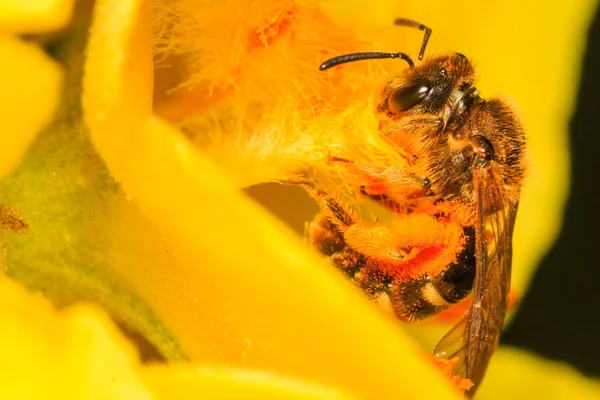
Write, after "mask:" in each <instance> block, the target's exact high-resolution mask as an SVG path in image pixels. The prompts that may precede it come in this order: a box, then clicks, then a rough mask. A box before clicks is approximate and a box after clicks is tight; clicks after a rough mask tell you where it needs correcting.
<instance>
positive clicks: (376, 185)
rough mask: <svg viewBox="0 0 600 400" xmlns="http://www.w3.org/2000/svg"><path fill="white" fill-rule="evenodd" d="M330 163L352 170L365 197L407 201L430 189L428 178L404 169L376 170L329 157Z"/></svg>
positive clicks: (376, 168)
mask: <svg viewBox="0 0 600 400" xmlns="http://www.w3.org/2000/svg"><path fill="white" fill-rule="evenodd" d="M329 161H330V162H342V163H346V164H347V165H348V168H350V169H353V170H354V171H355V172H356V173H357V174H358V175H359V179H360V181H361V182H362V184H361V191H363V192H364V193H365V194H367V195H371V196H378V195H391V196H394V197H395V198H397V199H401V200H409V199H414V198H417V197H423V196H426V195H427V194H428V193H429V191H430V187H431V182H430V180H429V178H427V177H423V176H419V175H417V174H415V173H414V172H412V171H411V170H410V168H406V167H389V168H383V169H382V168H378V167H375V166H372V165H366V164H358V163H355V162H353V161H351V160H348V159H345V158H340V157H333V156H331V157H329Z"/></svg>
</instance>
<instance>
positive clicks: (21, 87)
mask: <svg viewBox="0 0 600 400" xmlns="http://www.w3.org/2000/svg"><path fill="white" fill-rule="evenodd" d="M0 14H1V10H0ZM0 29H1V25H0ZM0 59H1V60H2V63H0V86H1V87H2V96H1V97H0V109H1V110H2V118H0V140H1V141H2V146H0V179H1V178H2V177H4V176H5V175H6V174H7V173H8V172H10V171H11V170H12V169H13V168H14V167H15V166H16V164H17V163H18V162H19V160H20V159H21V157H22V156H23V154H24V153H25V151H26V150H27V149H28V148H29V145H30V144H31V142H32V141H33V139H34V138H35V135H36V134H37V133H38V132H39V131H40V130H41V129H42V128H43V127H44V126H45V125H46V124H47V123H48V122H49V121H50V119H51V117H52V113H53V112H54V110H55V107H56V104H57V103H58V100H59V95H60V87H61V83H62V74H61V71H60V69H59V67H58V65H56V63H54V62H53V61H52V60H50V59H49V58H48V57H47V56H46V55H45V54H44V52H43V51H42V50H41V49H40V48H38V47H37V46H35V45H34V44H31V43H25V42H23V41H20V40H17V39H14V38H11V37H7V36H0Z"/></svg>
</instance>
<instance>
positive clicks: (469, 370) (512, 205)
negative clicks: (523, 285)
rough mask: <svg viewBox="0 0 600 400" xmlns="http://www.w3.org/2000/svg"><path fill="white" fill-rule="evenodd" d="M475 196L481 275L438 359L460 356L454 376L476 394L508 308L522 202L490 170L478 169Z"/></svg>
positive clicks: (478, 270)
mask: <svg viewBox="0 0 600 400" xmlns="http://www.w3.org/2000/svg"><path fill="white" fill-rule="evenodd" d="M473 183H474V189H475V194H476V212H475V214H476V220H475V232H476V244H475V256H476V257H475V258H476V273H475V280H474V282H473V296H472V304H471V308H470V309H469V310H468V311H467V312H466V313H465V315H464V316H463V317H462V319H461V320H460V321H459V322H458V324H457V325H456V326H455V327H454V328H452V329H451V330H450V331H449V332H448V333H447V334H446V335H445V336H444V337H443V338H442V340H441V341H440V342H439V343H438V345H437V346H436V349H435V351H434V352H435V355H436V356H438V357H444V358H455V357H458V358H459V362H458V364H457V367H456V369H455V371H454V372H455V373H457V374H460V375H461V376H463V377H464V378H468V379H470V380H471V381H472V382H473V383H474V387H473V388H472V389H471V390H470V391H469V394H470V395H473V394H474V393H475V390H476V389H477V387H478V385H479V384H480V383H481V380H482V379H483V375H484V374H485V370H486V368H487V365H488V362H489V360H490V357H491V355H492V353H493V352H494V350H495V349H496V347H497V346H498V341H499V338H500V332H501V331H502V326H503V324H504V317H505V316H506V311H507V308H508V292H509V289H510V275H511V263H512V231H513V227H514V222H515V217H516V213H517V207H518V203H516V202H511V201H510V200H509V199H508V198H507V196H506V194H505V192H504V190H503V188H502V185H499V184H495V183H496V182H495V181H494V178H493V176H492V171H491V169H485V170H484V169H479V170H476V171H473Z"/></svg>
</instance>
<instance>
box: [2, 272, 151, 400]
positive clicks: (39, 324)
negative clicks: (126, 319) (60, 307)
mask: <svg viewBox="0 0 600 400" xmlns="http://www.w3.org/2000/svg"><path fill="white" fill-rule="evenodd" d="M0 320H2V330H0V365H2V366H3V368H2V374H0V398H3V399H48V398H61V399H83V398H85V399H115V400H116V399H137V400H144V399H151V398H152V396H151V394H150V392H149V391H148V390H147V389H146V388H145V386H144V384H143V382H142V381H141V380H140V379H139V378H138V377H137V374H136V372H135V369H134V368H133V367H134V366H136V365H137V361H136V353H135V350H134V348H133V347H132V346H131V345H130V344H129V343H127V342H126V341H125V340H124V338H123V337H122V335H121V334H120V333H119V332H118V330H117V329H116V328H115V327H114V326H112V324H111V322H110V321H109V319H108V318H107V316H106V315H105V314H104V313H103V312H102V311H100V310H99V309H97V308H96V307H92V306H77V307H73V308H69V309H68V310H65V311H61V312H57V311H55V310H54V309H53V308H52V306H51V305H50V304H49V303H48V301H47V300H45V299H43V298H42V297H40V296H32V295H31V294H29V293H27V292H26V291H25V290H24V289H23V288H22V287H21V286H18V285H17V284H15V283H13V282H11V281H10V280H8V279H6V278H3V277H2V278H0Z"/></svg>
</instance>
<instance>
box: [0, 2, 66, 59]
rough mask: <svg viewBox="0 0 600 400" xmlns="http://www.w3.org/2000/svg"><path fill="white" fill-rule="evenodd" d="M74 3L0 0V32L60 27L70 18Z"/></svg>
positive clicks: (26, 31)
mask: <svg viewBox="0 0 600 400" xmlns="http://www.w3.org/2000/svg"><path fill="white" fill-rule="evenodd" d="M74 3H75V0H27V1H19V0H2V1H0V32H11V33H42V32H48V31H52V30H55V29H58V28H61V27H63V26H65V25H66V24H67V22H69V20H70V19H71V15H72V13H73V4H74ZM3 60H4V59H3Z"/></svg>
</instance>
